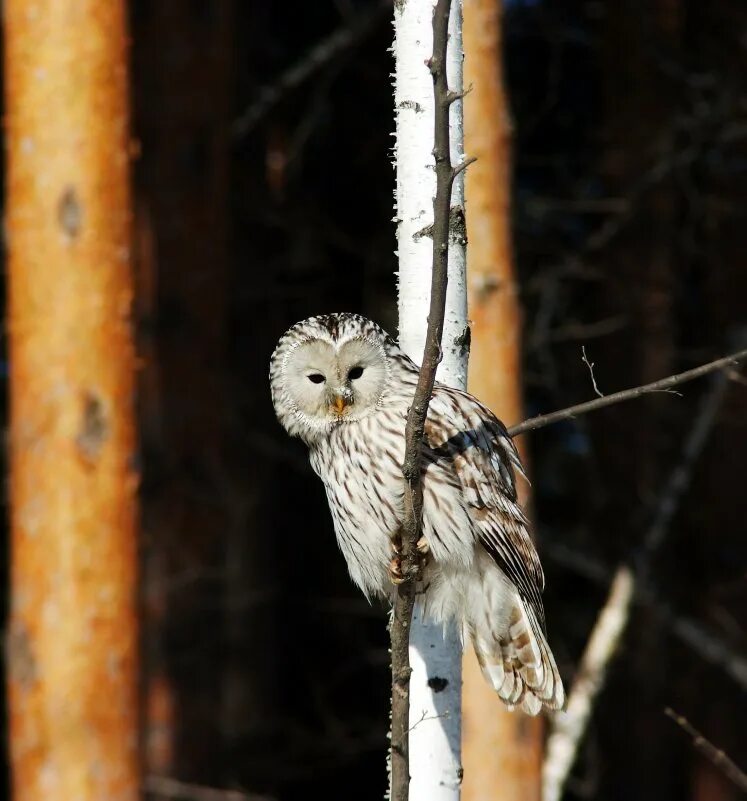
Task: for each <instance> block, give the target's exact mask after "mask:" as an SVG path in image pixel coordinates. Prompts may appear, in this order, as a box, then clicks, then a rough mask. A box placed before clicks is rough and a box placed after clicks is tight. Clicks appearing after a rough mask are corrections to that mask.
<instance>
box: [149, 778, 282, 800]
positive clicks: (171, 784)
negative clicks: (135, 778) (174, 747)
mask: <svg viewBox="0 0 747 801" xmlns="http://www.w3.org/2000/svg"><path fill="white" fill-rule="evenodd" d="M143 789H144V790H145V792H146V793H149V794H151V795H154V796H156V798H159V799H163V798H168V799H173V801H275V799H273V798H270V796H266V795H256V794H253V793H242V792H241V791H239V790H221V789H219V788H216V787H206V786H205V785H202V784H191V783H188V782H180V781H178V780H177V779H172V778H169V777H168V776H148V777H147V778H146V779H145V783H144V788H143Z"/></svg>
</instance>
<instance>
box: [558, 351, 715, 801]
mask: <svg viewBox="0 0 747 801" xmlns="http://www.w3.org/2000/svg"><path fill="white" fill-rule="evenodd" d="M720 361H721V362H724V361H725V360H723V359H722V360H720ZM729 363H730V362H729V360H728V359H727V360H726V364H729ZM713 364H717V362H712V365H713ZM706 366H711V365H706ZM722 366H725V365H722ZM699 369H702V368H699ZM711 369H715V368H713V367H712V366H711ZM690 372H691V373H693V372H695V371H693V370H691V371H690ZM692 377H694V376H692ZM727 381H728V379H727V376H726V374H725V373H721V375H719V376H717V377H716V379H715V381H714V383H713V388H712V389H711V391H710V392H709V393H708V395H707V396H706V398H705V400H704V402H703V404H702V406H701V409H700V411H699V413H698V417H697V419H696V421H695V424H694V425H693V426H692V427H691V428H689V429H688V434H687V436H686V438H685V443H684V447H683V449H682V455H681V457H680V459H679V460H678V463H677V465H676V466H675V468H674V470H673V471H672V473H671V474H670V477H669V480H668V481H667V483H666V486H665V487H664V491H663V492H662V495H661V498H660V501H659V504H658V506H657V510H656V514H655V515H654V520H653V523H652V525H651V527H650V528H649V530H648V532H647V534H646V536H645V538H644V549H643V552H642V554H641V556H640V557H639V558H638V560H637V570H636V573H634V572H633V569H632V568H631V567H630V566H629V565H621V566H620V567H619V568H618V569H617V571H616V572H615V577H614V579H613V581H612V586H611V588H610V591H609V595H608V596H607V600H606V601H605V603H604V606H603V607H602V610H601V612H600V614H599V617H598V618H597V622H596V623H595V624H594V628H593V630H592V633H591V636H590V637H589V641H588V643H587V645H586V648H585V650H584V653H583V656H582V657H581V664H580V666H579V670H578V675H577V677H576V680H575V681H574V683H573V687H572V688H571V692H570V694H569V696H568V704H567V707H566V711H565V712H560V713H558V714H557V715H556V716H555V717H554V719H553V726H552V731H551V732H550V736H549V738H548V741H547V756H546V758H545V764H544V766H543V776H542V783H543V799H544V801H558V799H560V797H561V795H562V793H563V788H564V786H565V783H566V781H567V779H568V775H569V773H570V771H571V768H572V767H573V763H574V761H575V758H576V754H577V753H578V748H579V746H580V744H581V741H582V740H583V737H584V734H585V733H586V728H587V726H588V723H589V719H590V717H591V713H592V710H593V708H594V703H595V702H596V700H597V698H598V696H599V693H600V692H601V690H602V688H603V686H604V682H605V678H606V675H607V669H608V667H609V665H610V663H611V662H612V660H613V659H614V657H615V655H616V654H617V652H618V646H619V644H620V641H621V639H622V636H623V634H624V632H625V629H626V627H627V624H628V621H629V619H630V613H631V609H632V606H633V599H634V596H635V593H636V590H637V588H638V587H639V586H640V585H641V584H642V583H644V581H645V578H646V577H647V575H648V571H649V566H650V564H651V560H652V558H653V556H654V554H655V553H656V551H657V550H658V548H659V547H660V546H661V544H662V543H663V542H664V539H665V537H666V535H667V533H668V532H669V530H670V525H671V522H672V520H673V518H674V515H675V512H676V511H677V508H678V507H679V503H680V501H681V499H682V496H683V494H684V492H685V490H686V489H687V487H688V486H689V485H690V481H691V479H692V474H693V468H694V466H695V462H696V460H697V458H698V456H699V455H700V453H701V452H702V450H703V446H704V445H705V443H706V441H707V438H708V434H709V433H710V432H711V430H712V428H713V425H714V423H715V422H716V417H717V411H718V409H719V408H720V406H721V402H722V400H723V397H724V394H725V392H726V386H727ZM659 383H661V382H659ZM618 394H619V393H618ZM606 399H607V398H604V400H606Z"/></svg>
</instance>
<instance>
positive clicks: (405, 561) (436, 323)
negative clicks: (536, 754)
mask: <svg viewBox="0 0 747 801" xmlns="http://www.w3.org/2000/svg"><path fill="white" fill-rule="evenodd" d="M450 10H451V2H450V0H437V3H436V7H435V9H434V12H433V55H432V57H431V58H430V60H429V63H428V66H429V69H430V71H431V75H432V77H433V95H434V100H435V119H434V147H433V157H434V159H435V162H436V196H435V198H434V200H433V232H432V237H433V271H432V277H431V298H430V308H429V313H428V332H427V335H426V341H425V349H424V352H423V360H422V362H421V365H422V366H421V368H420V375H419V376H418V384H417V388H416V390H415V396H414V398H413V401H412V405H411V406H410V410H409V413H408V415H407V426H406V428H405V459H404V464H403V465H402V473H403V475H404V478H405V504H404V506H405V516H404V520H403V525H402V546H401V564H402V567H401V572H402V577H403V578H404V579H405V581H404V583H402V584H400V585H399V587H398V592H397V597H396V599H395V602H394V612H393V615H392V621H391V625H390V633H391V642H392V746H391V754H392V757H391V799H392V801H407V799H408V798H409V793H410V759H409V712H410V674H411V668H410V655H409V651H408V646H409V642H410V625H411V622H412V613H413V608H414V605H415V582H416V580H417V577H418V573H419V556H418V552H417V547H416V543H417V541H418V539H419V538H420V529H421V523H422V520H421V518H422V511H423V488H422V485H421V480H420V478H421V477H420V458H421V443H422V441H423V432H424V429H425V420H426V416H427V414H428V405H429V403H430V399H431V393H432V392H433V384H434V383H435V380H436V368H437V367H438V363H439V362H440V360H441V338H442V335H443V328H444V317H445V313H446V286H447V282H448V261H449V217H450V211H451V190H452V185H453V182H454V172H453V169H452V166H451V157H450V148H449V144H450V143H449V135H450V134H449V106H450V104H451V103H450V97H449V87H448V82H447V79H446V47H447V43H448V27H449V14H450ZM465 166H466V164H465Z"/></svg>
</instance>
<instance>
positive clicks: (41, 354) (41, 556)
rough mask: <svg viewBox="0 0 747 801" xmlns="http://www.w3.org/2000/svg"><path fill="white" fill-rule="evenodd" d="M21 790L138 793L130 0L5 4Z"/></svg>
mask: <svg viewBox="0 0 747 801" xmlns="http://www.w3.org/2000/svg"><path fill="white" fill-rule="evenodd" d="M4 23H5V100H6V135H7V170H8V184H7V187H8V188H7V208H8V214H7V230H8V239H9V267H8V271H9V318H10V319H9V329H10V387H11V389H10V405H11V430H10V440H11V505H12V513H11V520H12V523H11V526H12V534H11V549H12V558H11V613H10V624H9V642H8V657H9V678H8V691H9V705H10V752H11V764H12V785H13V798H14V799H15V801H24V800H25V799H28V801H38V799H41V798H44V799H49V800H50V801H70V799H75V801H88V800H89V799H90V800H91V801H93V799H97V800H98V799H102V798H106V799H116V801H134V800H135V799H137V798H139V796H140V792H139V786H140V782H139V776H138V760H137V708H138V706H137V692H136V664H137V626H136V604H135V583H136V572H137V571H136V553H137V548H136V500H135V495H136V489H137V482H138V478H137V474H136V470H135V462H136V456H135V426H134V421H133V385H134V381H133V376H134V349H133V339H132V330H131V323H130V309H131V305H132V275H131V265H130V260H131V254H130V226H131V208H130V185H129V161H130V158H129V148H130V144H129V109H128V92H129V89H128V69H127V31H126V21H125V4H124V3H122V2H119V1H118V0H108V1H107V2H101V1H100V0H99V1H98V2H97V1H96V0H39V2H36V3H34V4H29V3H27V2H24V0H8V2H6V3H5V5H4Z"/></svg>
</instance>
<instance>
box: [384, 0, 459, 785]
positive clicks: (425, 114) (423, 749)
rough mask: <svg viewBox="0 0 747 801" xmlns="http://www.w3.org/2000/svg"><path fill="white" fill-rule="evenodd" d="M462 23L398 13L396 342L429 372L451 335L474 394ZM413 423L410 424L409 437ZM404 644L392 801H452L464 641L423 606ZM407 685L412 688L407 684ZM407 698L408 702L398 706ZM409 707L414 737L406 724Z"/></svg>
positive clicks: (450, 345)
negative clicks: (469, 374)
mask: <svg viewBox="0 0 747 801" xmlns="http://www.w3.org/2000/svg"><path fill="white" fill-rule="evenodd" d="M461 17H462V14H461V2H460V0H455V2H453V3H449V2H445V1H444V0H439V1H438V2H436V3H434V2H432V0H409V1H408V2H404V3H396V4H395V9H394V22H395V26H394V27H395V42H394V54H395V62H396V77H395V104H396V116H397V146H396V169H397V194H396V197H397V221H398V225H397V243H398V255H399V285H398V308H399V341H400V345H401V346H402V348H403V350H404V351H405V352H406V353H407V354H408V355H410V356H411V357H412V358H413V359H414V360H415V361H416V362H419V361H421V363H423V364H424V366H428V365H430V367H431V368H432V367H433V366H434V364H435V363H437V362H439V359H438V358H437V348H436V347H435V341H437V340H440V339H441V336H440V334H441V331H442V332H443V340H442V341H441V356H442V358H441V359H440V363H438V378H439V380H441V381H443V382H444V383H446V384H449V385H451V386H458V387H464V386H465V383H466V377H467V349H466V347H465V344H466V343H467V338H466V336H465V334H466V323H467V320H466V318H467V314H466V312H467V309H466V305H467V304H466V301H467V297H466V291H465V275H464V265H465V252H464V248H465V237H464V211H463V207H464V184H463V178H464V173H463V171H462V170H463V168H464V150H463V136H462V103H461V99H460V97H461V90H462V47H461V23H462V19H461ZM447 23H448V28H447V27H446V25H447ZM447 39H448V47H447ZM434 121H435V125H434ZM434 166H435V169H434ZM434 197H435V202H434ZM446 242H448V244H446ZM445 271H447V273H448V280H447V277H446V275H445V274H444V272H445ZM432 278H433V282H432V283H431V279H432ZM444 290H445V306H444V305H443V303H444V296H443V293H444ZM426 331H427V332H428V335H427V336H426ZM426 341H427V342H428V347H427V348H426ZM426 369H427V367H426ZM425 372H426V370H425V369H424V370H423V371H422V372H421V381H420V382H419V396H420V397H421V398H422V392H421V391H420V390H421V389H422V388H425V389H427V390H428V396H429V395H430V389H431V388H432V383H431V384H430V385H429V386H424V387H423V379H424V377H425ZM418 405H419V401H417V400H416V401H414V402H413V410H412V412H413V414H412V415H411V417H413V418H414V416H416V415H418V414H420V415H421V417H422V418H423V419H424V417H425V413H426V409H427V404H426V405H425V406H421V408H420V409H418V408H416V407H418ZM412 423H413V420H409V421H408V434H410V435H412V434H413V433H414V428H413V425H412ZM419 439H420V438H419V437H418V436H417V435H416V436H415V437H414V441H419ZM408 451H410V452H411V451H412V448H408ZM404 473H405V476H409V477H410V478H412V476H413V474H414V471H413V465H412V464H408V459H407V458H406V459H405V466H404ZM415 489H416V488H415ZM414 494H415V496H417V492H415V493H414ZM408 497H412V496H411V495H410V494H408ZM418 505H419V504H418V501H417V497H416V499H415V504H414V506H415V514H414V516H415V517H416V518H418V519H419V513H418V511H417V509H418ZM405 525H406V526H407V523H406V524H405ZM410 535H412V531H410ZM405 536H407V531H405V532H404V534H403V539H404V537H405ZM400 589H402V588H400ZM404 600H405V599H404V598H403V597H402V596H400V599H399V601H398V604H397V606H398V607H399V608H398V609H396V610H395V618H397V616H398V615H400V625H399V628H400V629H401V628H402V622H403V621H404V618H405V617H409V615H406V616H401V614H400V613H401V610H402V606H403V601H404ZM398 635H399V636H393V637H392V655H393V679H394V685H393V699H394V701H395V702H396V704H397V706H396V707H395V705H394V703H393V726H392V774H391V778H392V782H391V797H392V798H393V799H402V798H406V797H407V795H406V792H407V791H408V789H409V793H410V795H409V797H410V798H411V799H412V801H454V799H458V798H459V792H460V784H461V775H462V771H461V761H460V739H461V654H460V643H459V638H458V635H457V632H456V631H455V629H454V627H449V628H448V629H447V630H446V631H444V627H443V626H441V625H434V624H432V623H429V622H428V621H427V620H424V619H423V615H422V613H421V610H420V609H419V608H418V607H417V605H416V609H415V611H414V614H413V617H412V625H411V626H410V636H409V643H410V648H409V664H407V662H406V661H405V660H402V661H400V662H396V661H394V657H395V655H397V654H401V652H402V647H401V646H402V641H403V639H404V636H402V632H401V631H400V632H398ZM398 646H399V648H398ZM409 668H412V673H411V675H409ZM405 674H408V675H409V687H405V686H404V684H403V681H404V679H405ZM408 690H409V697H408V698H406V699H405V698H401V697H399V696H400V695H401V694H402V693H404V694H405V695H406V693H407V691H408ZM408 702H409V710H410V714H409V728H408V727H407V726H406V725H405V724H403V723H402V721H401V719H402V717H403V715H402V710H403V707H404V706H405V704H406V703H408ZM395 713H397V714H395ZM398 738H399V739H398ZM408 767H409V775H410V776H411V781H410V782H409V788H408V783H407V768H408Z"/></svg>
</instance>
